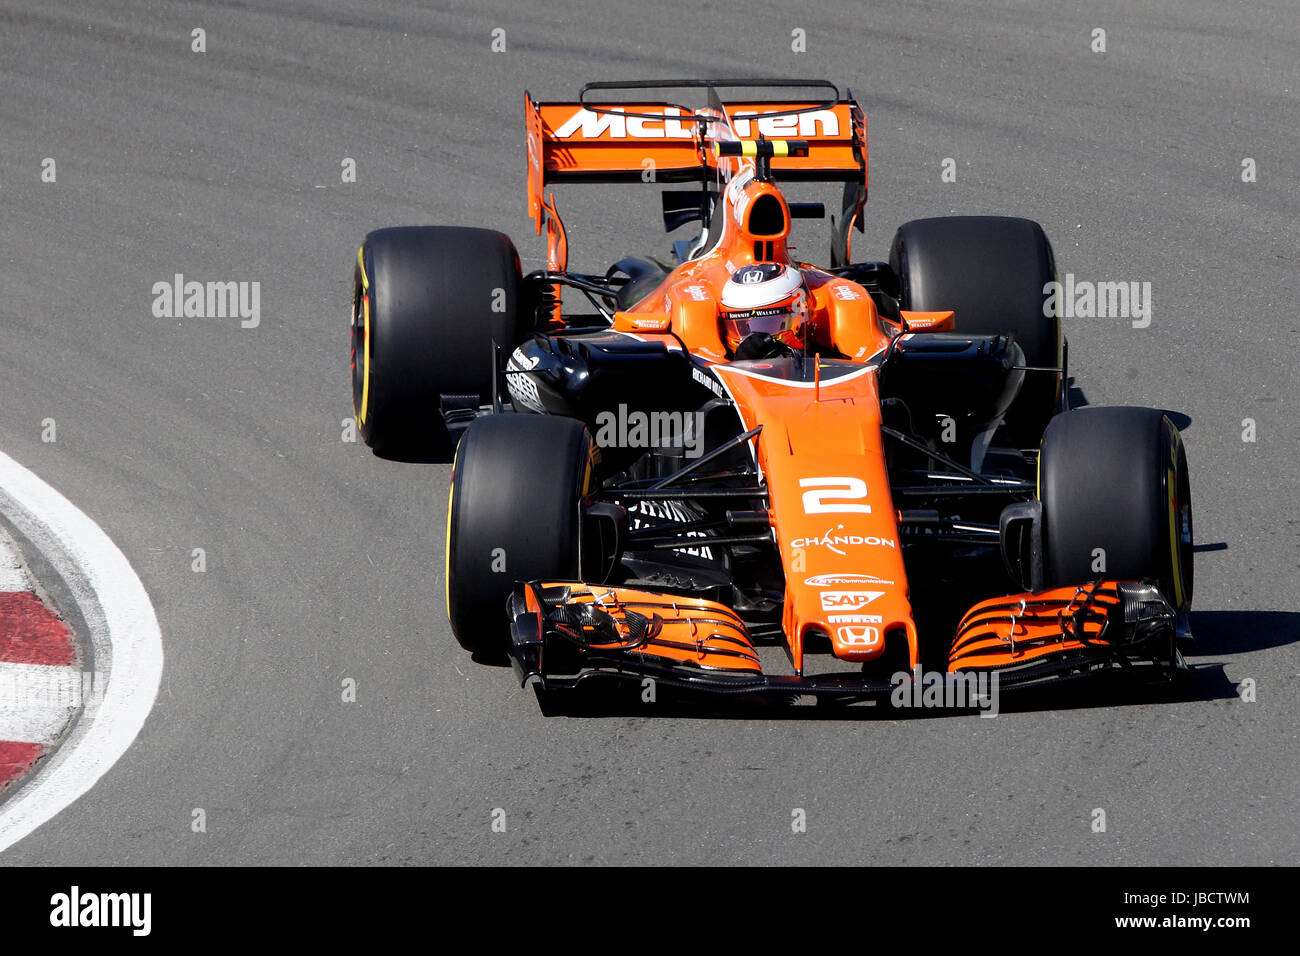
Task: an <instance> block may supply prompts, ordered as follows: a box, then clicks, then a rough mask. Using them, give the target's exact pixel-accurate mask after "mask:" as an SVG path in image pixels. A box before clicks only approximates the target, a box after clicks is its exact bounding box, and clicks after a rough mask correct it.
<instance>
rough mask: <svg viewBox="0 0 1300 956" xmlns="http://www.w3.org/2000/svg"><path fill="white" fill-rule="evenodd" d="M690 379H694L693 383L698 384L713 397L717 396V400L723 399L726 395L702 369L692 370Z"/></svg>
mask: <svg viewBox="0 0 1300 956" xmlns="http://www.w3.org/2000/svg"><path fill="white" fill-rule="evenodd" d="M691 378H693V379H695V381H697V382H699V383H700V384H701V385H703V386H704V387H705V388H707V389H708V390H709V391H710V392H712V393H713V394H714V395H716V396H718V398H722V399H725V398H726V397H727V393H726V392H725V391H723V389H722V386H721V385H719V384H718V383H717V381H715V380H714V378H713V376H712V375H710V374H709V373H708V372H706V371H704V370H703V369H700V368H692V369H691Z"/></svg>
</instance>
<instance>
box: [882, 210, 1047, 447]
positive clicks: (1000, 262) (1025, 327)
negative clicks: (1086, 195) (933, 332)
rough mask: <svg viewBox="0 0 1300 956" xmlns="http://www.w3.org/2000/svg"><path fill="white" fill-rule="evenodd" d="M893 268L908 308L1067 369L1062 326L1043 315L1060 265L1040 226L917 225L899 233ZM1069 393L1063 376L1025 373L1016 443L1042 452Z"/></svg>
mask: <svg viewBox="0 0 1300 956" xmlns="http://www.w3.org/2000/svg"><path fill="white" fill-rule="evenodd" d="M889 263H890V265H891V266H892V267H893V269H894V272H895V273H896V274H897V275H898V279H899V287H900V288H899V293H900V294H899V305H900V307H901V308H903V309H908V310H912V311H917V312H937V311H947V310H949V309H951V310H952V312H953V321H954V331H956V332H962V333H967V334H971V335H994V334H997V335H1006V334H1011V335H1014V336H1015V339H1016V342H1017V343H1019V345H1020V348H1021V349H1022V350H1023V351H1024V353H1025V363H1026V364H1027V365H1031V366H1038V367H1048V368H1061V367H1062V365H1063V362H1064V354H1063V344H1062V339H1061V320H1060V318H1059V316H1045V315H1043V303H1044V300H1045V299H1046V297H1047V293H1046V292H1045V291H1044V286H1045V285H1047V283H1049V282H1054V281H1055V280H1056V261H1055V258H1054V256H1053V254H1052V245H1051V243H1050V242H1048V241H1047V236H1046V235H1045V234H1044V233H1043V228H1042V226H1040V225H1039V224H1038V223H1036V222H1033V221H1032V220H1029V219H1014V218H1010V217H1004V216H946V217H941V218H937V219H915V220H913V221H911V222H908V223H904V224H903V225H902V226H901V227H899V229H898V232H896V233H895V234H894V241H893V245H892V246H891V248H890V252H889ZM1064 387H1065V382H1064V375H1062V374H1060V373H1056V374H1053V373H1051V372H1026V373H1025V379H1024V384H1023V386H1022V387H1021V390H1020V394H1019V395H1018V396H1017V397H1016V400H1015V402H1014V403H1013V404H1012V405H1011V408H1010V409H1009V410H1008V412H1007V415H1006V419H1005V423H1006V424H1005V429H1004V431H1005V433H1006V436H1007V437H1009V438H1010V439H1011V442H1012V444H1015V445H1016V446H1017V447H1020V448H1034V447H1037V445H1038V443H1039V439H1041V438H1042V435H1043V429H1044V428H1046V427H1047V422H1048V421H1049V420H1050V419H1051V417H1052V416H1053V415H1054V414H1055V413H1056V412H1057V410H1058V409H1059V408H1060V407H1061V390H1062V389H1063V388H1064Z"/></svg>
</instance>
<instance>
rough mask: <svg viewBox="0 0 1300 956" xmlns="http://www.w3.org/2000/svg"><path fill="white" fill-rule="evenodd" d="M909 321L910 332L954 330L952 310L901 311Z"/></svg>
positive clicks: (905, 320) (906, 320)
mask: <svg viewBox="0 0 1300 956" xmlns="http://www.w3.org/2000/svg"><path fill="white" fill-rule="evenodd" d="M899 314H900V315H902V317H903V321H904V322H906V323H907V330H908V331H909V332H951V331H953V325H954V320H953V314H952V312H908V311H907V310H906V309H903V310H901V311H900V313H899Z"/></svg>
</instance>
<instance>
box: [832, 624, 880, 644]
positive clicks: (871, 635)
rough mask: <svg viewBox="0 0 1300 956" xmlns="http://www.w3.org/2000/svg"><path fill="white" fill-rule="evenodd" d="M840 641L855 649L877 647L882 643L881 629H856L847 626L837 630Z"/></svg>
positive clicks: (849, 625)
mask: <svg viewBox="0 0 1300 956" xmlns="http://www.w3.org/2000/svg"><path fill="white" fill-rule="evenodd" d="M836 633H837V634H839V636H840V640H841V641H843V642H844V643H845V644H852V645H853V646H854V647H875V646H876V645H877V644H879V643H880V628H878V627H855V626H853V625H851V624H846V625H844V626H843V627H841V628H838V629H837V630H836Z"/></svg>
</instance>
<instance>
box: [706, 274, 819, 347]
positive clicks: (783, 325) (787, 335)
mask: <svg viewBox="0 0 1300 956" xmlns="http://www.w3.org/2000/svg"><path fill="white" fill-rule="evenodd" d="M808 313H809V306H808V289H807V286H806V285H805V284H804V280H803V273H802V272H800V271H799V270H798V269H794V268H791V267H790V266H787V265H782V264H781V263H777V262H756V263H754V264H753V265H747V266H742V267H741V268H739V269H737V270H736V271H735V272H733V273H732V274H731V278H730V279H728V280H727V284H726V285H725V286H723V287H722V306H721V309H720V315H721V319H722V337H723V340H724V341H725V343H726V346H727V351H728V352H731V353H735V351H736V348H737V346H739V345H740V343H741V342H743V341H744V340H745V339H746V338H747V337H748V336H750V335H753V334H755V333H762V334H764V335H768V336H771V337H772V338H774V339H777V340H779V341H781V342H784V343H785V344H786V345H789V346H793V347H795V348H798V347H801V346H802V344H803V343H802V342H801V341H800V336H801V335H802V334H803V332H804V325H805V324H806V323H807V321H808Z"/></svg>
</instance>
